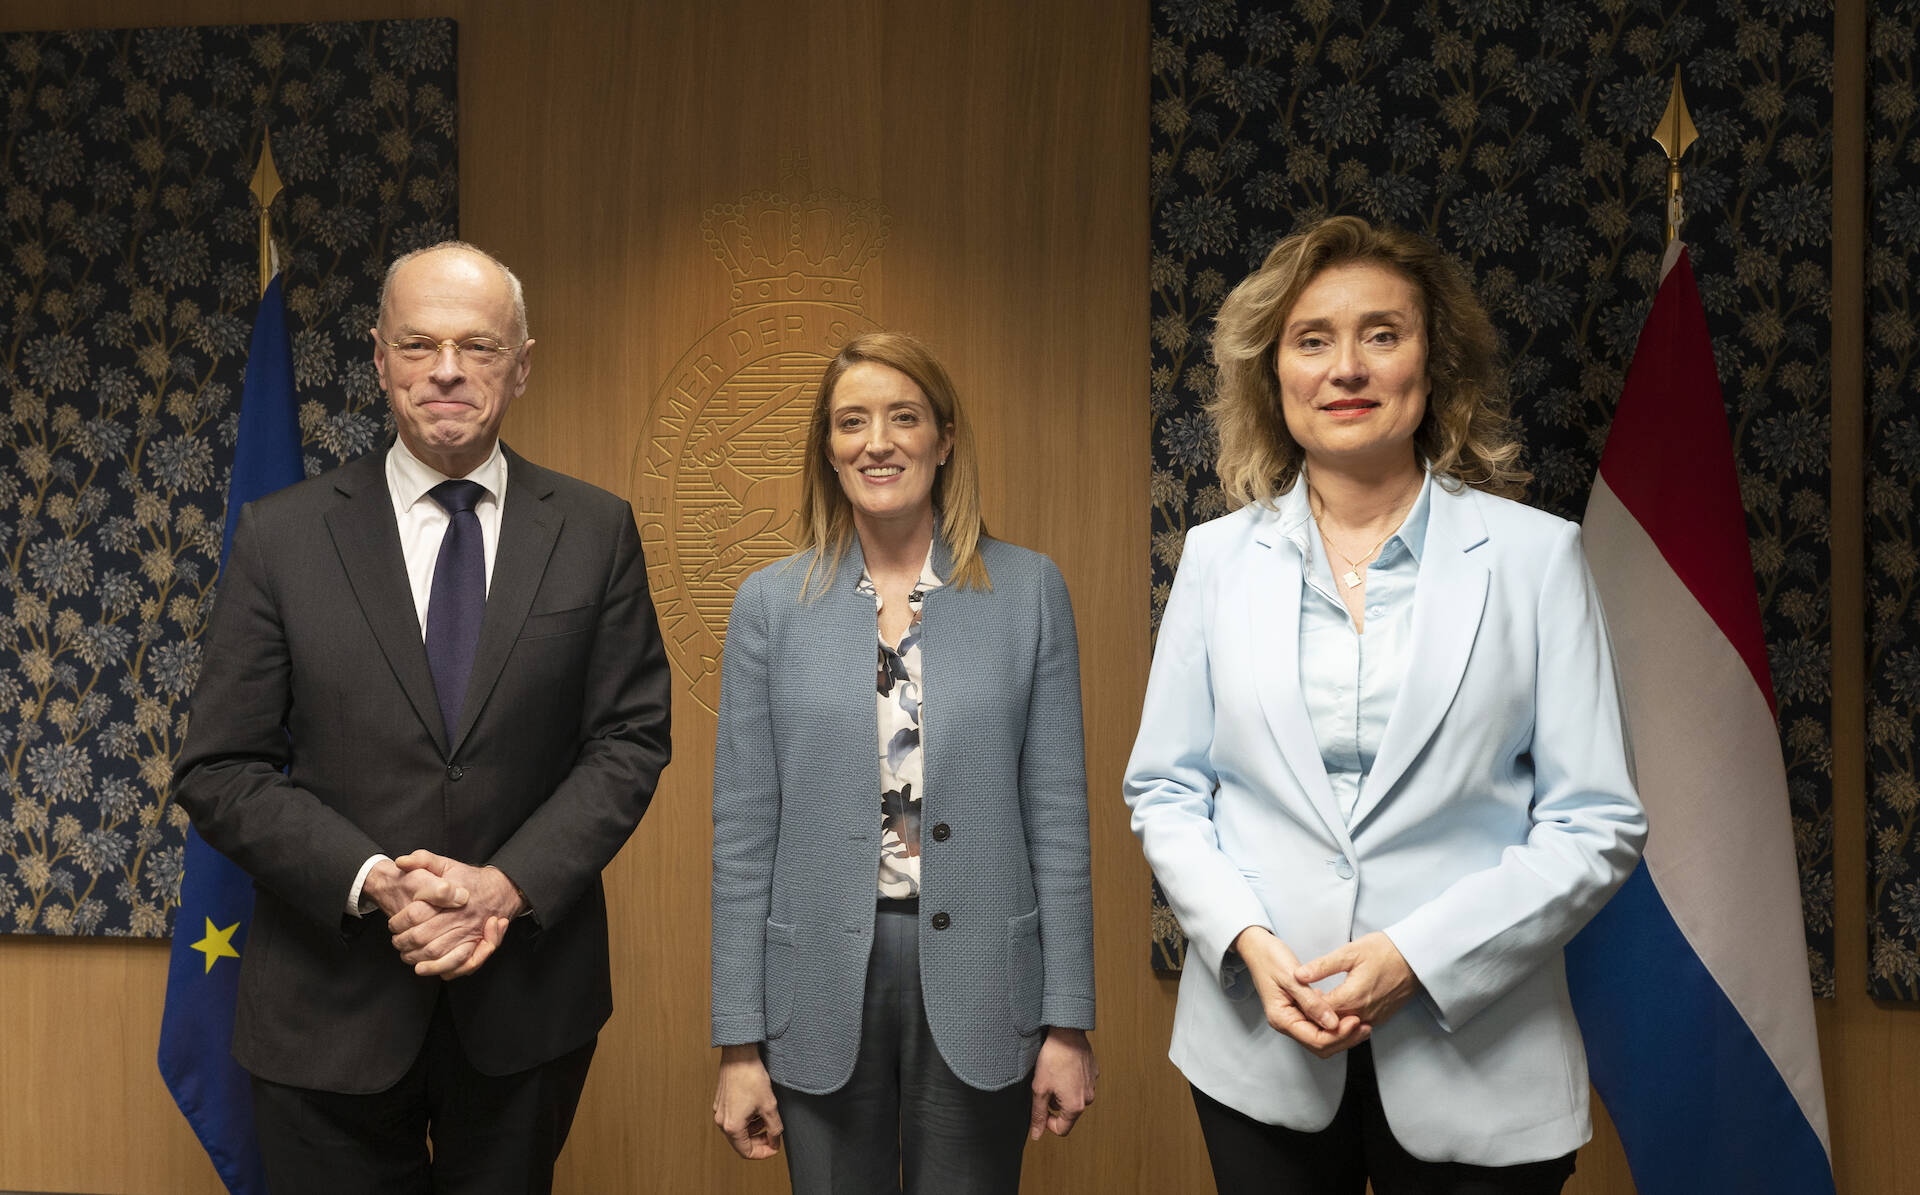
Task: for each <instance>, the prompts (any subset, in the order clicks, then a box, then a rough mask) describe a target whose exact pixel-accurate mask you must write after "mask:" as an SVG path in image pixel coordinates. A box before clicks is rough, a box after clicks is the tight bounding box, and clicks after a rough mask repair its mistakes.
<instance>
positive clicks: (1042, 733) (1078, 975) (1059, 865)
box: [1020, 558, 1093, 1029]
mask: <svg viewBox="0 0 1920 1195" xmlns="http://www.w3.org/2000/svg"><path fill="white" fill-rule="evenodd" d="M1086 759H1087V756H1086V742H1085V739H1084V737H1083V732H1082V726H1081V710H1080V642H1079V638H1078V636H1077V635H1076V634H1075V632H1074V625H1073V603H1072V600H1071V599H1070V598H1069V596H1068V594H1067V583H1066V581H1065V580H1064V579H1063V578H1062V577H1061V576H1060V570H1059V569H1058V568H1057V567H1055V565H1054V563H1053V561H1051V560H1047V559H1045V558H1042V561H1041V578H1040V639H1039V653H1038V656H1037V658H1036V659H1035V661H1034V675H1033V689H1032V692H1031V694H1030V696H1029V698H1028V705H1027V729H1026V737H1025V740H1024V741H1023V742H1022V744H1021V747H1020V815H1021V818H1022V819H1023V820H1024V821H1025V823H1026V825H1025V827H1024V829H1025V831H1026V836H1027V851H1028V855H1029V856H1030V857H1031V858H1032V860H1033V883H1034V890H1035V892H1036V894H1037V895H1038V897H1039V901H1040V953H1041V959H1042V963H1043V965H1044V968H1045V970H1044V980H1043V986H1042V989H1041V997H1040V1019H1041V1021H1042V1022H1043V1023H1045V1024H1048V1025H1058V1026H1061V1027H1062V1028H1071V1029H1091V1028H1093V869H1092V862H1091V859H1090V857H1089V846H1088V842H1087V763H1086Z"/></svg>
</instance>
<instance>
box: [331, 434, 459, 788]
mask: <svg viewBox="0 0 1920 1195" xmlns="http://www.w3.org/2000/svg"><path fill="white" fill-rule="evenodd" d="M333 485H334V491H335V492H336V493H338V494H339V495H340V497H341V499H342V501H341V502H340V503H339V504H338V505H336V506H335V507H334V508H333V509H331V510H329V511H328V512H327V531H328V533H329V534H331V535H332V536H333V547H334V551H336V552H337V553H339V556H340V564H341V566H342V567H343V568H344V569H345V570H346V573H347V582H348V584H350V585H351V586H352V587H353V596H354V600H356V601H357V602H359V604H360V614H361V616H362V617H363V618H365V619H366V620H367V626H368V627H369V628H370V629H371V630H372V631H373V638H374V641H375V642H377V643H378V644H379V645H380V651H381V652H382V653H383V654H384V655H385V656H386V657H387V664H388V666H389V667H391V668H392V669H393V675H394V677H395V679H397V680H398V681H399V682H400V688H401V689H402V690H403V691H404V692H405V693H406V695H407V700H408V702H410V703H411V704H412V705H413V712H414V713H415V714H417V715H418V716H419V718H420V721H421V722H422V723H423V724H424V725H425V726H426V728H427V732H428V733H429V734H431V735H432V736H433V741H434V742H435V743H436V744H438V745H439V747H440V750H441V751H442V752H445V751H446V750H447V741H446V729H445V728H444V727H443V726H442V725H441V719H440V702H439V699H438V698H437V697H435V695H434V691H433V672H432V670H431V669H430V668H429V667H428V666H427V648H426V644H425V642H424V641H423V640H422V638H421V633H420V617H419V615H418V614H417V613H416V612H415V611H414V608H413V590H412V589H411V588H410V587H409V586H408V584H407V561H406V556H405V554H404V553H402V552H401V550H400V530H399V526H398V524H396V523H395V521H394V517H393V496H392V495H391V494H390V493H389V492H388V490H387V477H386V453H385V452H373V453H369V454H367V455H366V456H363V457H361V458H360V459H359V460H357V461H355V462H354V463H353V464H351V465H348V466H347V467H346V468H344V469H342V470H340V471H339V472H338V473H337V474H335V475H334V483H333Z"/></svg>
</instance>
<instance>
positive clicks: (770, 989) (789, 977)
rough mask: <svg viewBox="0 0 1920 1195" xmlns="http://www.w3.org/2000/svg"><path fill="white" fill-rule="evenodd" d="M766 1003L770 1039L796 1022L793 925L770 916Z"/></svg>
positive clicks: (768, 919)
mask: <svg viewBox="0 0 1920 1195" xmlns="http://www.w3.org/2000/svg"><path fill="white" fill-rule="evenodd" d="M766 968H767V970H766V977H765V978H766V988H765V995H764V996H763V997H762V1000H763V1002H764V1004H765V1010H764V1011H765V1018H766V1031H767V1039H768V1040H769V1041H771V1040H772V1039H773V1038H776V1037H779V1036H780V1035H781V1034H783V1033H785V1032H786V1031H787V1026H788V1025H789V1024H791V1023H792V1022H793V927H792V926H791V925H787V924H784V923H782V922H779V921H775V920H774V919H773V918H771V917H769V918H767V951H766Z"/></svg>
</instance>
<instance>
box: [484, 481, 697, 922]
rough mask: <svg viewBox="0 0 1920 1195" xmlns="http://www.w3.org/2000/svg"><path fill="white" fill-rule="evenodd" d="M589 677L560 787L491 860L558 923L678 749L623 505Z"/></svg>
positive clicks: (656, 631) (663, 667) (629, 516)
mask: <svg viewBox="0 0 1920 1195" xmlns="http://www.w3.org/2000/svg"><path fill="white" fill-rule="evenodd" d="M616 523H617V526H616V527H614V528H613V529H612V533H611V536H610V538H611V541H612V548H611V560H610V563H609V566H608V570H607V581H606V589H605V592H604V595H603V597H602V600H601V603H600V621H599V625H598V628H597V630H596V632H595V638H594V646H593V652H592V656H591V659H590V661H589V663H588V665H587V674H586V676H585V677H584V678H582V685H583V690H582V691H583V693H584V700H583V701H582V703H581V728H580V737H581V741H580V748H579V751H578V753H577V754H576V756H575V758H574V762H573V767H572V768H571V769H570V770H569V771H568V772H567V774H566V776H565V777H564V778H563V779H562V780H561V781H560V783H559V784H558V785H557V786H555V788H554V790H553V793H552V794H551V795H550V796H548V797H547V799H546V801H545V802H543V803H542V804H541V805H540V807H539V808H538V809H536V810H534V812H533V814H532V815H531V816H530V817H528V818H527V820H526V821H524V822H522V823H521V824H520V828H519V829H517V830H515V831H514V833H513V836H512V837H510V838H508V839H507V841H506V842H504V843H502V844H501V845H500V849H499V850H497V851H495V852H494V855H493V857H492V858H491V859H489V860H487V862H488V863H490V864H492V865H493V866H495V867H498V868H499V869H500V870H501V871H503V872H505V873H506V874H507V875H508V876H509V877H511V878H512V879H513V882H514V883H516V884H518V885H519V886H520V889H521V891H523V892H525V893H526V894H527V901H528V903H529V904H531V905H532V907H533V913H534V916H535V917H537V918H539V919H540V921H541V922H542V923H543V924H547V925H551V924H553V922H554V921H555V920H557V919H558V918H560V917H563V916H565V915H566V911H567V910H568V909H570V908H571V907H572V906H573V903H574V901H576V900H578V899H579V898H580V896H581V895H582V894H583V893H585V892H586V891H587V889H588V888H589V887H591V886H592V885H593V883H594V882H595V881H596V880H597V879H598V878H599V876H600V873H601V871H603V870H604V869H605V868H606V866H607V864H608V863H611V862H612V861H613V857H614V856H615V855H617V854H619V852H620V848H621V846H623V845H624V844H625V843H626V841H627V839H628V838H629V837H630V836H631V835H632V834H633V830H634V827H635V826H637V825H639V824H640V818H641V816H642V815H643V814H645V813H646V811H647V806H648V805H649V804H651V803H652V801H653V792H654V788H655V786H656V785H657V784H658V783H659V781H660V772H661V770H662V769H663V768H665V767H666V766H667V760H668V758H669V757H670V756H671V755H672V753H673V738H672V733H671V725H670V711H671V703H672V697H673V676H672V673H671V671H670V670H669V669H668V667H667V652H666V645H665V644H664V643H662V642H661V639H660V625H659V622H658V621H657V620H656V618H655V616H654V610H653V598H652V595H651V594H649V593H648V591H647V565H646V560H645V558H644V557H643V555H642V553H641V548H640V533H639V531H638V529H636V527H635V526H634V521H633V508H632V507H631V506H628V505H627V504H625V503H622V504H621V507H620V516H619V517H618V519H617V520H616Z"/></svg>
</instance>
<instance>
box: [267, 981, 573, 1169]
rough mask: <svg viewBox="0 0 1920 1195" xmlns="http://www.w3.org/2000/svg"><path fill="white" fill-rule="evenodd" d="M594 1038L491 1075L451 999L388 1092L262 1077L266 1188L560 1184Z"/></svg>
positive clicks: (440, 1007) (437, 1010) (321, 1044)
mask: <svg viewBox="0 0 1920 1195" xmlns="http://www.w3.org/2000/svg"><path fill="white" fill-rule="evenodd" d="M594 1044H595V1043H594V1042H588V1043H587V1044H586V1045H584V1046H582V1047H580V1048H579V1049H577V1050H574V1051H573V1052H571V1053H568V1054H563V1055H561V1056H560V1057H558V1058H555V1059H554V1060H552V1061H551V1062H546V1063H542V1064H541V1065H539V1066H536V1067H534V1068H533V1069H531V1070H525V1071H520V1072H519V1073H517V1074H512V1075H483V1074H481V1073H480V1072H478V1071H476V1070H474V1069H473V1067H472V1066H471V1065H469V1064H468V1062H467V1056H466V1052H465V1051H464V1050H462V1049H461V1048H460V1037H459V1034H458V1033H457V1032H455V1030H454V1026H453V1016H452V1014H451V1013H450V1012H449V1011H448V1008H447V1000H446V997H445V996H444V995H443V996H442V997H441V999H440V1002H439V1004H438V1006H437V1007H436V1008H435V1009H434V1013H433V1023H432V1025H431V1026H430V1027H429V1028H428V1030H427V1040H426V1044H425V1045H423V1046H422V1047H421V1049H420V1056H419V1057H418V1058H416V1059H414V1062H413V1065H412V1066H411V1067H410V1068H408V1070H407V1073H406V1074H405V1075H403V1076H402V1077H401V1079H400V1081H399V1082H398V1083H396V1084H394V1085H393V1086H392V1087H390V1088H388V1089H387V1090H386V1091H381V1092H376V1093H374V1094H372V1095H342V1094H339V1093H337V1092H331V1091H312V1090H309V1089H307V1088H304V1087H288V1086H286V1085H284V1084H281V1083H272V1082H268V1081H267V1080H265V1079H261V1078H258V1077H256V1078H255V1079H254V1080H253V1118H254V1128H255V1131H256V1133H257V1135H258V1137H259V1141H260V1153H261V1156H262V1158H263V1159H264V1160H265V1162H266V1168H267V1186H268V1187H269V1188H270V1189H271V1190H272V1192H273V1195H308V1193H311V1195H342V1193H345V1192H362V1191H364V1192H380V1193H381V1195H386V1193H388V1192H399V1193H406V1195H425V1193H427V1192H434V1193H436V1195H439V1193H447V1192H460V1193H463V1195H465V1193H474V1195H479V1193H482V1192H485V1193H489V1195H491V1193H494V1192H498V1193H500V1195H506V1193H507V1192H514V1193H516V1195H517V1193H519V1192H527V1191H533V1192H547V1191H551V1190H552V1189H553V1163H554V1159H556V1158H558V1157H559V1156H560V1147H561V1146H563V1145H565V1144H566V1141H567V1130H568V1129H569V1128H571V1127H572V1126H573V1113H574V1110H575V1109H576V1108H578V1107H579V1105H580V1089H581V1088H582V1087H583V1086H585V1084H586V1081H587V1066H588V1064H589V1063H591V1062H592V1061H593V1047H594ZM314 1048H315V1049H322V1050H323V1049H325V1048H326V1044H325V1043H324V1042H316V1043H314ZM429 1140H431V1142H432V1148H431V1150H429V1148H428V1142H429Z"/></svg>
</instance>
